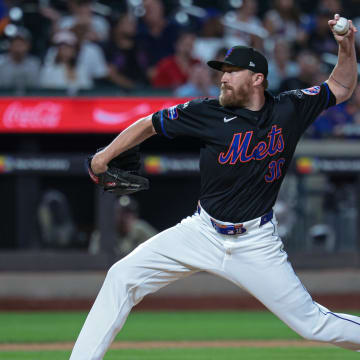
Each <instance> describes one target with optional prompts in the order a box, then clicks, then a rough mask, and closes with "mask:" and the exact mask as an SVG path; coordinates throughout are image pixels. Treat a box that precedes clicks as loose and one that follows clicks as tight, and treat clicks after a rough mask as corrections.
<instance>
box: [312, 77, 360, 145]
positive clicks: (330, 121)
mask: <svg viewBox="0 0 360 360" xmlns="http://www.w3.org/2000/svg"><path fill="white" fill-rule="evenodd" d="M309 134H310V135H311V136H312V137H314V138H329V137H341V138H359V137H360V84H358V85H357V87H356V89H355V91H354V94H353V96H352V97H351V99H350V100H349V101H348V102H344V103H341V104H339V105H337V106H333V107H331V108H329V109H328V110H326V111H324V112H323V113H322V114H321V115H320V116H319V117H318V118H317V119H316V121H315V122H314V124H313V125H312V126H311V128H310V129H309Z"/></svg>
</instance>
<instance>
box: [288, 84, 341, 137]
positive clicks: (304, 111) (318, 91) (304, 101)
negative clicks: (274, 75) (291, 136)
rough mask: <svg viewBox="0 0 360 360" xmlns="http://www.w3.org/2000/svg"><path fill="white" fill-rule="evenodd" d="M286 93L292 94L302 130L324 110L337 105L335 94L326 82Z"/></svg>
mask: <svg viewBox="0 0 360 360" xmlns="http://www.w3.org/2000/svg"><path fill="white" fill-rule="evenodd" d="M284 94H286V95H288V96H290V97H291V100H292V101H293V102H294V103H295V108H296V112H297V114H298V119H299V121H300V122H301V124H300V127H301V129H302V132H304V131H305V130H306V129H307V128H308V126H309V125H311V124H312V123H313V122H314V121H315V119H316V118H317V117H318V116H319V115H320V113H321V112H322V111H323V110H325V109H327V108H329V107H330V106H334V105H336V98H335V95H334V94H333V93H332V92H331V90H330V88H329V86H328V84H327V83H326V82H324V83H322V84H321V85H320V86H313V87H311V88H307V89H297V90H292V91H288V92H286V93H284Z"/></svg>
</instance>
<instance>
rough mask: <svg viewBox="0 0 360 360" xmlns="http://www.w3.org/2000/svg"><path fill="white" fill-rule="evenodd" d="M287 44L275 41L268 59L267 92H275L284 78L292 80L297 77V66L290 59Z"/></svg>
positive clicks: (279, 40) (282, 40)
mask: <svg viewBox="0 0 360 360" xmlns="http://www.w3.org/2000/svg"><path fill="white" fill-rule="evenodd" d="M290 55H291V54H290V46H289V42H288V41H286V40H284V39H282V38H278V39H277V40H276V41H275V47H274V52H273V56H272V57H270V59H269V74H268V77H267V79H268V82H269V90H270V91H272V92H277V91H278V90H279V87H280V84H281V82H282V81H283V80H284V79H286V78H292V77H295V76H297V75H298V73H299V67H298V65H297V64H296V63H295V62H294V61H292V60H291V59H290Z"/></svg>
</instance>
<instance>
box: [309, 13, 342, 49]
mask: <svg viewBox="0 0 360 360" xmlns="http://www.w3.org/2000/svg"><path fill="white" fill-rule="evenodd" d="M333 17H334V13H332V12H330V11H329V10H327V9H321V10H320V11H319V12H318V13H317V14H316V17H315V27H314V29H313V30H312V31H311V32H310V33H309V34H308V39H307V46H308V48H309V49H310V50H312V51H314V52H316V53H318V54H323V53H332V54H337V52H338V45H337V43H336V40H335V39H334V36H333V34H332V32H331V30H330V28H329V25H328V21H329V20H330V19H332V18H333Z"/></svg>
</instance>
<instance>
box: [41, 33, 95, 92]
mask: <svg viewBox="0 0 360 360" xmlns="http://www.w3.org/2000/svg"><path fill="white" fill-rule="evenodd" d="M54 43H55V45H56V48H57V52H56V56H55V58H53V59H52V60H53V61H48V62H46V63H45V64H44V66H43V68H42V70H41V74H40V83H41V86H42V87H45V88H49V89H69V90H70V91H74V92H75V91H77V90H78V89H89V88H91V86H92V79H91V76H90V75H89V74H88V73H87V70H86V67H85V66H84V64H81V63H78V57H79V49H78V44H77V38H76V36H75V34H74V33H72V32H70V31H61V32H59V33H57V34H55V36H54Z"/></svg>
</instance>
